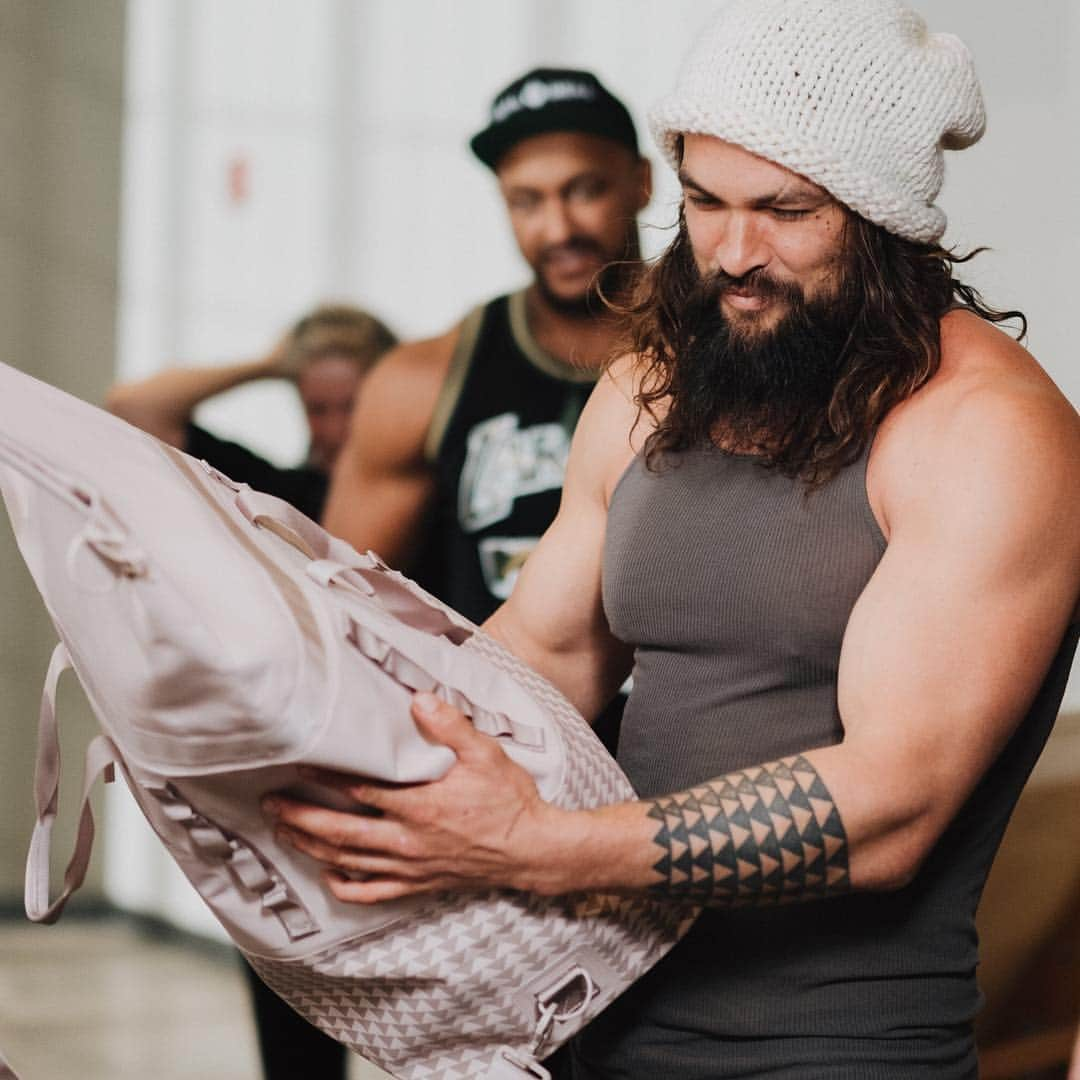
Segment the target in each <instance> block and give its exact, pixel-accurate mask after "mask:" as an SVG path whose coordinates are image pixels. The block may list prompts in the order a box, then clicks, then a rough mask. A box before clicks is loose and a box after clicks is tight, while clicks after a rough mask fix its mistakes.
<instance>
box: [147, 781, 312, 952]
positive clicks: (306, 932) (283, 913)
mask: <svg viewBox="0 0 1080 1080" xmlns="http://www.w3.org/2000/svg"><path fill="white" fill-rule="evenodd" d="M142 787H143V788H144V789H145V790H146V791H148V792H149V793H150V794H151V795H153V796H154V798H155V799H156V800H157V801H158V803H159V804H160V806H161V809H162V810H163V812H164V813H165V816H166V817H167V818H169V820H170V821H174V822H176V823H177V824H178V825H182V826H183V827H184V829H185V830H186V831H187V834H188V838H189V840H190V841H191V846H192V847H193V848H194V849H195V850H196V851H197V852H198V853H199V854H200V855H201V856H202V858H203V859H205V860H206V861H207V862H216V863H219V864H222V865H224V867H225V869H226V870H227V871H228V872H229V874H230V875H231V876H232V878H233V880H234V881H235V882H236V884H237V886H238V887H239V888H240V889H241V890H242V891H244V892H247V893H251V894H254V895H255V896H257V897H259V899H260V901H261V903H262V908H263V910H264V911H266V912H268V913H270V914H272V915H274V916H276V918H277V920H278V922H280V923H281V926H282V929H283V930H284V931H285V933H286V935H287V936H288V938H289V940H290V941H299V940H300V939H301V938H305V937H309V936H310V935H311V934H316V933H318V931H319V925H318V923H316V922H315V920H314V918H313V917H312V915H311V913H310V912H309V911H308V910H307V908H305V907H304V906H303V904H301V903H300V901H299V900H298V899H297V898H296V896H295V895H294V894H293V893H292V892H291V891H290V889H289V888H288V886H287V885H286V884H285V882H284V881H283V880H282V878H281V877H280V875H279V874H278V873H277V872H276V871H275V870H274V868H273V867H271V866H270V865H268V864H267V863H266V862H264V861H263V860H262V859H260V858H259V856H258V854H257V853H256V852H255V851H253V850H252V849H251V848H250V847H248V846H247V845H246V844H245V843H243V842H242V841H241V840H239V839H237V838H236V837H234V836H228V835H226V834H225V833H224V832H223V831H222V830H221V829H219V828H218V827H217V825H215V824H214V823H213V822H212V821H210V820H209V819H208V818H205V817H203V815H202V814H200V813H199V812H198V811H197V810H196V809H195V808H194V807H193V806H192V805H191V804H190V803H189V802H188V801H187V800H186V799H185V798H184V796H183V795H182V794H181V792H180V791H178V790H177V788H176V787H175V786H174V785H173V784H170V783H158V784H145V783H144V784H143V785H142Z"/></svg>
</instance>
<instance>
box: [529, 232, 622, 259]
mask: <svg viewBox="0 0 1080 1080" xmlns="http://www.w3.org/2000/svg"><path fill="white" fill-rule="evenodd" d="M558 255H593V256H595V257H596V258H598V259H603V258H606V257H607V253H606V252H605V251H604V249H603V247H601V245H600V244H599V243H598V242H597V241H596V240H593V239H592V237H589V236H571V237H570V239H569V240H566V241H564V242H563V243H561V244H551V245H550V246H548V247H546V248H543V249H542V250H541V252H540V261H541V262H547V261H549V260H550V259H552V258H554V257H556V256H558Z"/></svg>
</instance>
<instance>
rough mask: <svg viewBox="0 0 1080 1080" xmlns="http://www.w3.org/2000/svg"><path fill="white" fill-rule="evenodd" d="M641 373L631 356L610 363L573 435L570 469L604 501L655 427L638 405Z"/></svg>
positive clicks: (607, 499)
mask: <svg viewBox="0 0 1080 1080" xmlns="http://www.w3.org/2000/svg"><path fill="white" fill-rule="evenodd" d="M642 377H643V365H642V364H641V363H640V361H639V360H638V358H637V357H636V356H631V355H627V356H623V357H620V358H618V359H617V360H615V361H614V362H613V363H611V364H610V365H609V366H608V367H607V368H606V369H605V371H604V372H603V374H602V375H601V376H600V378H599V379H598V380H597V382H596V386H595V388H594V389H593V392H592V394H591V395H590V397H589V402H588V404H587V405H586V407H585V411H584V412H583V413H582V415H581V419H580V421H579V422H578V426H577V431H576V432H575V434H574V446H573V449H572V451H571V470H572V472H573V473H576V474H577V475H579V476H580V477H582V478H583V479H586V480H587V481H588V483H589V485H590V487H591V488H592V490H593V492H594V494H595V495H596V496H597V497H598V498H600V499H601V500H602V502H603V504H604V505H605V506H606V505H607V503H608V501H609V500H610V497H611V493H612V491H614V489H615V486H616V485H617V484H618V482H619V478H620V477H621V476H622V474H623V472H624V471H625V470H626V467H627V465H629V463H630V461H631V459H632V458H633V457H634V455H635V454H637V453H638V452H640V450H641V449H642V447H643V446H644V444H645V440H646V439H647V438H648V437H649V434H650V432H652V430H653V429H654V427H655V426H656V421H655V417H654V416H652V415H650V414H649V413H648V412H647V411H645V410H643V409H641V408H640V407H639V405H638V391H639V389H640V386H641V380H642Z"/></svg>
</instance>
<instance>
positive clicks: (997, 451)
mask: <svg viewBox="0 0 1080 1080" xmlns="http://www.w3.org/2000/svg"><path fill="white" fill-rule="evenodd" d="M941 348H942V360H941V368H940V370H939V372H938V373H937V374H936V375H935V376H934V378H933V379H931V380H930V382H929V383H928V384H927V385H926V386H925V387H924V388H923V389H922V390H920V391H919V392H918V393H917V394H915V395H914V396H913V397H912V398H911V399H910V400H909V401H907V402H905V403H904V404H903V405H901V406H898V407H897V408H896V409H894V410H893V412H892V413H890V415H889V416H888V417H887V418H886V421H885V423H884V424H883V425H882V428H881V431H880V433H879V436H878V439H877V441H876V442H875V445H874V451H873V455H872V457H871V466H870V483H871V497H872V498H874V499H875V500H876V504H877V505H878V506H879V507H880V509H881V513H882V516H883V517H884V518H885V523H886V525H887V527H889V528H891V527H895V526H896V525H897V524H898V519H900V518H904V517H905V516H906V517H907V518H915V519H916V520H917V519H918V517H919V515H920V514H927V515H946V516H957V517H962V516H963V514H964V512H965V510H966V512H967V513H968V515H969V520H968V524H969V525H970V524H972V523H973V522H974V520H975V519H976V518H978V517H979V516H980V515H981V516H982V519H983V524H984V525H985V527H986V528H987V529H988V530H996V531H997V532H999V533H1007V532H1008V529H1009V528H1010V526H1011V525H1012V524H1015V523H1018V521H1019V520H1020V519H1021V518H1025V519H1027V521H1029V522H1039V524H1040V527H1041V528H1046V529H1053V530H1058V529H1065V530H1068V532H1069V533H1070V534H1071V535H1077V534H1078V533H1080V498H1078V495H1080V492H1078V491H1077V485H1078V478H1080V418H1078V417H1077V413H1076V410H1075V409H1074V408H1073V407H1072V405H1071V404H1070V403H1069V402H1068V400H1067V399H1066V398H1065V396H1064V395H1063V394H1062V393H1061V391H1060V390H1058V388H1057V387H1056V386H1055V385H1054V383H1053V382H1052V380H1051V379H1050V378H1049V376H1047V374H1046V373H1045V372H1044V371H1043V369H1042V368H1041V367H1040V366H1039V365H1038V363H1037V362H1036V361H1035V359H1034V357H1032V356H1031V354H1030V353H1029V352H1028V351H1027V350H1026V349H1024V348H1023V347H1022V346H1021V345H1019V344H1018V343H1017V342H1015V341H1014V340H1013V339H1012V338H1010V337H1009V336H1008V335H1007V334H1005V333H1003V332H1002V331H1001V330H999V329H998V328H996V327H994V326H992V325H991V324H989V323H987V322H985V321H984V320H982V319H979V318H978V317H977V316H975V315H973V314H971V313H970V312H965V311H956V312H952V313H950V314H949V315H947V316H946V317H945V319H944V320H943V322H942V337H941Z"/></svg>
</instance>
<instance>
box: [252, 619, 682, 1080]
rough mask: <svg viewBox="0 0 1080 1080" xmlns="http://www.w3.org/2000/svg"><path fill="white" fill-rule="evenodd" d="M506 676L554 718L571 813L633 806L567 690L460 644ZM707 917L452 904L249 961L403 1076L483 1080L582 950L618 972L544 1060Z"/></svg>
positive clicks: (568, 905)
mask: <svg viewBox="0 0 1080 1080" xmlns="http://www.w3.org/2000/svg"><path fill="white" fill-rule="evenodd" d="M463 648H467V649H477V650H479V651H481V652H482V653H483V654H484V655H485V656H486V657H487V659H489V660H491V661H492V662H494V663H496V664H497V665H498V666H499V667H501V668H503V669H504V670H508V671H510V672H511V674H513V675H514V677H515V678H516V679H518V680H519V681H520V682H521V683H523V684H524V685H525V687H526V688H527V689H528V690H529V691H530V692H531V693H532V694H533V695H534V696H535V697H536V698H537V699H538V700H539V701H541V702H542V704H543V705H544V706H546V707H547V709H548V710H549V711H550V713H551V715H552V716H554V717H555V718H556V720H557V723H558V726H559V731H560V734H561V736H562V737H563V738H564V740H565V742H566V747H567V753H566V760H567V772H566V777H565V779H564V782H563V786H562V789H561V791H560V793H559V795H558V797H557V798H556V799H555V800H554V801H555V802H556V803H557V804H558V805H560V806H563V807H566V808H568V809H574V808H583V807H589V806H599V805H602V804H605V803H611V802H617V801H621V800H625V799H631V798H633V797H634V793H633V789H632V788H631V787H630V784H629V782H628V781H627V780H626V778H625V776H624V775H623V774H622V772H621V771H620V770H619V769H618V768H617V767H616V766H615V765H614V763H613V762H612V760H611V758H610V756H609V755H608V753H607V751H606V750H605V749H604V748H603V747H602V746H601V744H600V741H599V740H598V739H597V738H596V736H595V735H594V734H593V733H592V731H591V730H590V729H589V727H588V726H587V725H586V724H585V723H583V721H582V720H581V718H580V717H579V716H578V715H577V713H576V712H575V711H574V710H573V709H572V708H571V707H570V705H569V704H568V703H567V702H566V700H565V699H564V698H563V697H562V695H561V694H559V692H558V691H557V690H555V689H554V687H552V686H551V685H550V684H549V683H548V682H547V681H546V680H544V679H543V678H541V677H540V676H539V675H537V674H535V673H534V672H532V671H530V670H529V669H527V668H525V667H524V666H523V665H522V664H520V662H519V661H517V660H516V659H515V658H514V657H512V656H511V655H510V654H509V653H507V652H505V650H503V649H502V647H501V646H500V645H498V644H497V643H496V642H494V641H493V640H492V639H490V638H488V637H486V635H483V634H475V635H474V636H473V637H472V638H471V639H470V640H469V642H468V643H467V644H466V645H464V646H463ZM697 912H698V908H697V907H695V906H692V905H690V904H680V903H672V902H671V901H670V899H669V900H666V901H664V902H662V903H660V902H656V901H653V900H650V899H648V898H626V897H614V896H597V895H592V894H589V895H586V894H580V895H575V896H563V897H557V898H554V899H546V898H540V897H536V896H533V895H531V894H526V893H514V892H509V891H493V892H490V893H487V894H481V895H475V894H474V895H470V896H467V897H466V896H458V895H443V896H439V897H434V898H432V901H431V903H430V904H429V905H428V906H426V907H425V908H422V909H420V910H419V911H414V912H413V914H412V915H410V916H409V918H408V919H407V920H402V921H400V922H397V923H394V924H391V925H390V926H386V927H383V928H382V929H380V930H378V931H375V932H373V933H369V934H365V935H363V936H359V937H355V938H352V939H349V940H345V941H341V942H339V943H337V944H335V945H334V946H332V947H330V948H328V949H326V950H324V951H323V952H321V953H319V954H318V955H315V956H308V957H304V958H303V959H299V960H292V959H290V960H275V959H270V958H268V957H266V956H255V955H250V954H249V955H248V960H249V961H250V962H251V964H252V966H253V967H254V968H255V970H256V971H257V972H258V973H259V975H260V977H261V978H262V979H263V981H264V982H266V983H267V984H268V985H269V986H270V987H271V988H272V989H273V990H274V991H275V992H276V993H278V994H279V995H280V996H281V997H282V998H284V999H285V1000H286V1001H287V1002H288V1003H289V1004H290V1005H292V1007H293V1008H294V1009H296V1010H297V1012H299V1013H301V1014H302V1015H303V1016H305V1017H306V1018H307V1019H308V1020H310V1021H311V1022H312V1023H313V1024H315V1025H316V1026H318V1027H320V1028H321V1029H322V1030H323V1031H325V1032H326V1033H327V1034H329V1035H331V1036H332V1037H334V1038H335V1039H337V1040H339V1041H340V1042H343V1043H345V1044H346V1045H347V1046H349V1047H350V1048H351V1049H353V1050H354V1051H356V1052H357V1053H358V1054H360V1055H361V1056H362V1057H365V1058H367V1059H368V1060H369V1061H372V1062H374V1063H375V1064H377V1065H379V1066H380V1067H381V1068H383V1069H385V1070H386V1071H387V1072H389V1073H391V1074H392V1075H393V1076H396V1077H401V1078H403V1080H466V1078H469V1077H480V1076H483V1075H485V1073H486V1072H487V1070H488V1066H489V1065H490V1063H491V1061H492V1058H493V1056H494V1054H495V1052H496V1050H497V1048H498V1047H500V1046H509V1047H511V1048H514V1049H516V1050H518V1051H519V1052H525V1051H527V1050H528V1047H529V1044H530V1041H531V1040H532V1038H533V1035H534V1032H535V1029H536V1023H537V1012H536V1008H535V1003H534V1002H533V1001H532V1000H531V999H530V998H529V996H528V994H523V993H522V992H521V991H522V989H523V988H524V987H527V986H528V985H529V984H530V983H531V982H533V981H534V980H535V979H536V978H537V977H538V976H543V975H545V973H549V972H551V971H552V969H553V968H554V967H557V966H558V965H559V964H560V963H562V964H566V963H568V962H569V963H572V962H573V960H574V958H575V956H578V955H581V954H583V953H585V952H588V953H591V954H593V955H595V956H598V957H599V958H600V959H601V960H602V961H603V963H604V964H605V965H606V967H607V969H608V970H609V971H611V972H613V973H615V974H616V975H617V977H618V985H615V986H611V985H606V986H603V987H601V988H600V989H601V991H602V993H601V994H600V995H599V996H598V997H597V998H596V1000H595V1001H594V1002H593V1004H592V1005H591V1006H590V1007H589V1008H588V1009H587V1010H586V1011H585V1012H584V1013H583V1014H582V1015H581V1016H580V1017H578V1018H576V1019H575V1020H574V1021H572V1022H568V1023H566V1024H560V1025H559V1026H558V1027H557V1028H556V1030H555V1032H554V1036H553V1038H551V1039H550V1040H549V1041H548V1042H547V1043H545V1045H544V1048H543V1052H542V1053H543V1054H547V1053H550V1052H551V1051H553V1050H554V1049H555V1048H556V1047H557V1046H558V1045H559V1043H561V1042H564V1041H565V1040H566V1039H568V1038H570V1036H571V1035H573V1034H574V1033H575V1032H576V1031H578V1030H580V1028H582V1027H584V1026H585V1024H586V1023H587V1022H588V1021H589V1020H591V1019H592V1018H593V1017H594V1016H596V1015H597V1013H599V1012H600V1011H601V1009H603V1008H604V1007H605V1006H606V1005H607V1004H608V1003H609V1002H610V1001H611V1000H612V999H613V998H614V997H615V996H616V995H617V994H618V993H620V992H621V991H622V990H624V989H625V988H626V987H627V986H629V985H630V983H632V982H633V981H634V980H635V979H637V978H639V977H640V976H641V975H643V974H644V973H645V972H646V971H647V970H648V969H649V968H650V967H652V965H653V964H655V963H656V962H657V961H658V960H659V959H660V958H661V957H662V956H663V955H664V954H665V953H666V952H667V951H668V950H669V949H670V948H671V947H672V946H673V945H674V944H675V943H676V942H677V941H678V940H679V938H681V937H682V936H683V934H685V933H686V931H687V930H689V928H690V926H691V925H692V923H693V921H694V919H695V917H696V915H697Z"/></svg>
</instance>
